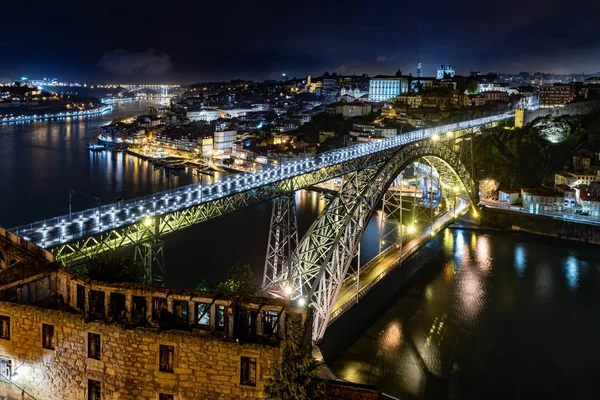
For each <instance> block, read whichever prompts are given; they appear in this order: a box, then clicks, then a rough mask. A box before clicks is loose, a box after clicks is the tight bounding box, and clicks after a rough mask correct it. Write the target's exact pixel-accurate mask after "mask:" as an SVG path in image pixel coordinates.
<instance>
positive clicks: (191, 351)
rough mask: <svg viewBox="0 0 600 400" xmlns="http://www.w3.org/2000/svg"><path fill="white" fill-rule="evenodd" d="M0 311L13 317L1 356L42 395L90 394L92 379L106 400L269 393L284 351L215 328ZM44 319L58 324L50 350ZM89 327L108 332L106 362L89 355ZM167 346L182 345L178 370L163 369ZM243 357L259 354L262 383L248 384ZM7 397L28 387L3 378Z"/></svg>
mask: <svg viewBox="0 0 600 400" xmlns="http://www.w3.org/2000/svg"><path fill="white" fill-rule="evenodd" d="M0 315H4V316H9V317H10V339H9V340H7V339H0V358H6V359H10V360H11V364H12V373H13V378H12V379H13V381H14V383H15V384H16V385H18V386H20V387H22V388H23V389H24V390H25V391H26V392H27V393H30V394H31V395H32V396H33V397H34V398H37V399H48V400H52V399H57V400H58V399H60V400H62V399H86V398H87V388H88V379H93V380H97V381H100V382H101V392H102V399H106V400H107V399H153V400H157V399H158V398H159V393H167V394H173V395H174V399H176V400H180V399H241V398H262V397H263V396H262V392H263V387H264V383H265V380H266V378H267V377H268V376H269V374H270V373H271V369H272V365H273V363H274V362H275V361H276V360H277V358H278V353H279V349H278V348H277V347H276V346H271V345H263V344H249V343H248V344H240V343H238V342H237V341H232V340H227V339H223V338H217V337H215V336H214V334H211V332H208V331H197V330H192V331H182V330H170V331H163V332H159V331H158V330H157V329H156V328H132V327H127V326H126V325H121V324H116V323H106V322H102V321H93V322H86V321H85V320H84V319H83V318H82V317H81V315H79V314H75V313H71V312H67V311H56V310H48V309H41V308H37V307H33V306H26V305H20V304H11V303H4V302H0ZM42 324H50V325H53V326H54V350H49V349H44V348H42ZM89 332H91V333H97V334H100V338H101V357H100V358H101V359H100V360H95V359H92V358H88V357H87V356H88V343H87V342H88V333H89ZM161 344H162V345H170V346H173V347H174V367H173V372H172V373H170V372H161V371H159V346H160V345H161ZM242 356H247V357H253V358H256V386H255V387H251V386H244V385H241V384H240V368H241V367H240V360H241V357H242ZM15 372H16V373H17V375H16V376H15ZM0 396H7V397H8V398H15V399H20V398H21V390H18V389H17V388H16V387H15V386H14V385H11V384H9V383H7V382H6V379H0ZM24 398H30V397H27V396H25V397H24Z"/></svg>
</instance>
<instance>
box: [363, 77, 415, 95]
mask: <svg viewBox="0 0 600 400" xmlns="http://www.w3.org/2000/svg"><path fill="white" fill-rule="evenodd" d="M401 93H408V78H406V77H402V76H397V77H396V76H390V77H375V78H373V79H371V80H370V82H369V100H371V101H388V100H389V99H393V98H394V97H397V96H398V95H400V94H401Z"/></svg>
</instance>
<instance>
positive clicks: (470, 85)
mask: <svg viewBox="0 0 600 400" xmlns="http://www.w3.org/2000/svg"><path fill="white" fill-rule="evenodd" d="M478 90H479V82H477V81H476V80H475V79H469V80H468V81H467V91H468V92H469V94H475V93H477V91H478Z"/></svg>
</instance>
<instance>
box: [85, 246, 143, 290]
mask: <svg viewBox="0 0 600 400" xmlns="http://www.w3.org/2000/svg"><path fill="white" fill-rule="evenodd" d="M87 273H88V276H90V277H91V278H92V279H95V280H98V281H102V282H137V283H140V282H142V280H143V279H144V265H143V264H142V263H141V262H139V261H135V260H133V259H132V258H131V257H123V256H121V255H120V254H118V253H117V252H116V251H105V252H103V253H100V254H98V255H96V256H95V257H94V258H92V259H91V260H90V261H89V263H88V265H87Z"/></svg>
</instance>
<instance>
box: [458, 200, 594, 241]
mask: <svg viewBox="0 0 600 400" xmlns="http://www.w3.org/2000/svg"><path fill="white" fill-rule="evenodd" d="M467 229H469V228H468V227H467ZM471 229H490V230H496V231H503V232H525V233H529V234H534V235H539V236H546V237H552V238H557V239H565V240H569V241H575V242H580V243H589V244H595V245H600V226H598V225H591V224H583V223H577V222H572V221H568V220H564V219H561V218H556V217H551V216H547V215H540V214H525V213H518V212H512V211H508V210H501V209H497V208H491V207H483V208H482V209H481V223H480V225H479V226H478V227H477V228H475V227H474V226H472V227H471Z"/></svg>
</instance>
